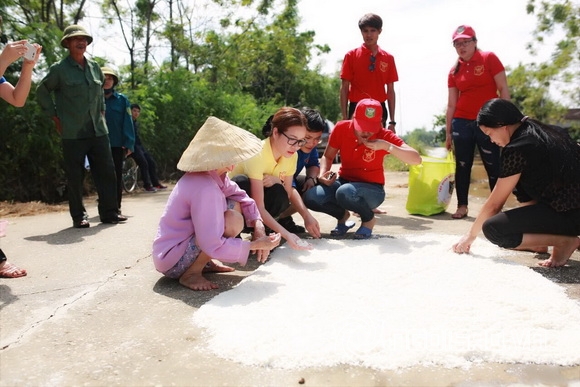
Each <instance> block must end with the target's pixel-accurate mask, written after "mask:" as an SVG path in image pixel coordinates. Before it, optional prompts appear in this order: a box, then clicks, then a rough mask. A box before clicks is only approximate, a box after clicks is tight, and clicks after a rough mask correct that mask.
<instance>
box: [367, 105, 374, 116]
mask: <svg viewBox="0 0 580 387" xmlns="http://www.w3.org/2000/svg"><path fill="white" fill-rule="evenodd" d="M365 116H366V117H367V118H374V116H375V108H372V107H368V108H366V109H365Z"/></svg>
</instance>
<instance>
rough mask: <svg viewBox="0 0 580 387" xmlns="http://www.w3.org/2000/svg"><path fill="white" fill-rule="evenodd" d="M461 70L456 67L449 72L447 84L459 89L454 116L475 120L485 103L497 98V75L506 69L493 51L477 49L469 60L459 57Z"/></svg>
mask: <svg viewBox="0 0 580 387" xmlns="http://www.w3.org/2000/svg"><path fill="white" fill-rule="evenodd" d="M458 63H459V71H458V72H457V74H453V73H454V72H455V67H456V66H453V68H452V69H451V71H450V72H449V76H448V77H447V86H448V87H449V88H452V87H455V88H456V89H457V90H459V98H458V100H457V105H456V107H455V113H454V115H453V118H465V119H468V120H475V119H476V118H477V113H479V109H481V107H482V106H483V104H484V103H485V102H487V101H489V100H490V99H492V98H497V97H498V93H497V85H496V84H495V80H494V79H493V77H495V76H496V75H497V74H499V73H501V72H502V71H504V70H505V69H504V67H503V64H502V63H501V62H500V60H499V59H498V57H497V56H496V55H495V54H494V53H493V52H485V51H479V50H476V51H475V53H474V54H473V57H472V58H471V59H470V60H468V61H467V62H465V61H463V60H461V59H459V62H458Z"/></svg>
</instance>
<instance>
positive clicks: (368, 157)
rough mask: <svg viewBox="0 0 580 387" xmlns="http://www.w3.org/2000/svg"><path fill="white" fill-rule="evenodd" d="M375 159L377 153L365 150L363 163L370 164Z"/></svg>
mask: <svg viewBox="0 0 580 387" xmlns="http://www.w3.org/2000/svg"><path fill="white" fill-rule="evenodd" d="M374 159H375V151H374V150H372V149H369V148H365V151H364V154H363V161H364V162H365V163H370V162H371V161H373V160H374Z"/></svg>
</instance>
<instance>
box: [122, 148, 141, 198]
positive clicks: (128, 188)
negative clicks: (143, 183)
mask: <svg viewBox="0 0 580 387" xmlns="http://www.w3.org/2000/svg"><path fill="white" fill-rule="evenodd" d="M138 177H139V166H138V165H137V163H136V162H135V160H134V159H133V158H132V157H126V158H125V160H123V189H124V190H125V192H127V193H130V192H133V191H134V190H135V188H137V179H138Z"/></svg>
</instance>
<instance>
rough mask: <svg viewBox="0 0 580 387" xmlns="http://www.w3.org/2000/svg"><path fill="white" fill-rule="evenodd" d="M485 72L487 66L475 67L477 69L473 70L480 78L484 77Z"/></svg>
mask: <svg viewBox="0 0 580 387" xmlns="http://www.w3.org/2000/svg"><path fill="white" fill-rule="evenodd" d="M484 72H485V66H484V65H479V66H475V69H474V70H473V74H475V75H476V76H478V77H479V76H480V75H483V73H484Z"/></svg>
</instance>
